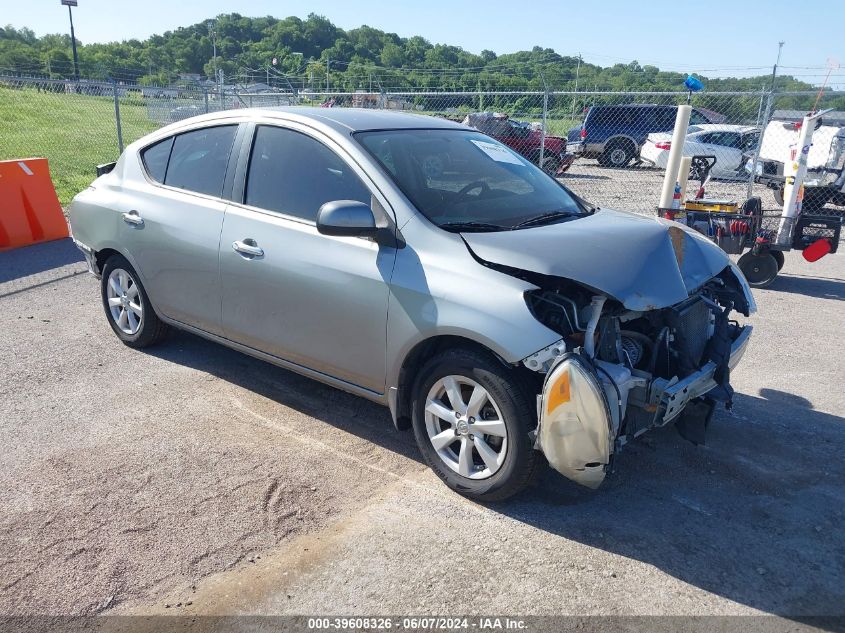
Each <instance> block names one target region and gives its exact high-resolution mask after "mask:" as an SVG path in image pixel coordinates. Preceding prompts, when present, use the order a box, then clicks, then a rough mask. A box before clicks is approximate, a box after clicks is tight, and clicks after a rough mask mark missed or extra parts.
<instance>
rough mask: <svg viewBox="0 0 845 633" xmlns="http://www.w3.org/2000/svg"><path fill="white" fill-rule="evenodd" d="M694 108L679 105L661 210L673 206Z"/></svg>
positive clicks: (664, 181)
mask: <svg viewBox="0 0 845 633" xmlns="http://www.w3.org/2000/svg"><path fill="white" fill-rule="evenodd" d="M691 112H692V107H691V106H688V105H679V106H678V114H677V115H676V116H675V131H674V132H673V133H672V147H671V148H670V149H669V160H668V162H667V163H666V174H665V175H664V177H663V189H662V190H661V192H660V208H661V209H668V208H670V207H671V206H672V196H673V195H674V193H675V182H676V181H677V177H678V168H679V167H680V166H681V157H682V156H683V155H684V141H686V138H687V130H688V129H689V117H690V113H691Z"/></svg>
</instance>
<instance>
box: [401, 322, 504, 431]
mask: <svg viewBox="0 0 845 633" xmlns="http://www.w3.org/2000/svg"><path fill="white" fill-rule="evenodd" d="M447 349H467V350H472V351H476V352H481V353H483V354H487V355H488V356H490V357H491V358H494V359H496V360H497V361H498V362H500V363H501V364H502V366H504V367H512V365H510V364H509V363H508V362H507V361H506V360H505V359H504V358H502V357H501V356H500V355H499V354H497V353H496V352H495V351H494V350H493V349H492V348H491V347H489V346H488V345H485V344H484V343H481V342H479V341H478V340H475V339H471V338H468V337H466V336H462V335H458V334H436V335H433V336H430V337H428V338H424V339H422V340H421V341H418V342H417V343H416V344H414V346H413V347H411V349H410V350H408V352H407V353H406V354H405V356H404V357H403V359H402V365H401V367H400V368H399V372H398V375H397V376H396V379H395V380H394V381H393V383H394V385H395V386H393V387H391V388H390V391H391V396H390V398H389V400H390V402H389V404H390V413H391V415H392V417H393V423H394V424H395V425H396V428H397V429H399V430H402V431H404V430H407V429H410V428H411V397H410V395H411V393H410V392H411V388H412V387H413V384H414V381H415V380H416V378H417V375H418V374H419V370H420V369H421V368H422V366H423V365H425V363H426V362H427V361H428V360H429V359H430V358H433V357H434V356H436V355H437V354H440V353H441V352H443V351H445V350H447Z"/></svg>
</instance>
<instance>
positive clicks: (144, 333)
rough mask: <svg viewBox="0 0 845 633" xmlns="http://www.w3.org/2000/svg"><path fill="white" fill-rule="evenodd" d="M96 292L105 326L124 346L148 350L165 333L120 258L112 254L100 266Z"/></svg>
mask: <svg viewBox="0 0 845 633" xmlns="http://www.w3.org/2000/svg"><path fill="white" fill-rule="evenodd" d="M100 292H101V295H102V299H103V309H104V310H105V312H106V318H107V319H108V322H109V325H110V326H111V329H112V331H114V333H115V334H116V335H117V338H119V339H120V340H121V341H122V342H123V343H124V344H125V345H128V346H129V347H135V348H142V347H149V346H150V345H155V344H156V343H158V342H159V341H160V340H161V339H163V338H164V336H165V335H166V334H167V330H168V328H167V325H166V324H165V323H164V322H163V321H162V320H161V319H159V318H158V315H157V314H156V313H155V310H153V307H152V304H151V303H150V298H149V297H148V296H147V292H146V290H144V286H143V284H141V280H140V279H139V278H138V273H137V272H135V269H134V268H132V265H131V264H130V263H129V262H128V261H127V260H126V258H125V257H123V256H122V255H112V256H111V257H109V259H108V260H107V261H106V264H105V266H103V274H102V280H101V283H100Z"/></svg>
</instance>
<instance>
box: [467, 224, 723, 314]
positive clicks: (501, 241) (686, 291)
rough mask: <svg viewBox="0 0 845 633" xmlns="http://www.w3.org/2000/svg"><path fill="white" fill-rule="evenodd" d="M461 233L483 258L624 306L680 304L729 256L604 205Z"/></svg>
mask: <svg viewBox="0 0 845 633" xmlns="http://www.w3.org/2000/svg"><path fill="white" fill-rule="evenodd" d="M461 235H462V237H463V238H464V240H465V241H466V243H467V245H468V246H469V247H470V249H471V250H472V251H473V253H475V255H476V256H477V257H478V258H480V259H482V260H484V261H486V262H489V263H491V264H500V265H503V266H508V267H510V268H517V269H520V270H525V271H530V272H534V273H539V274H542V275H550V276H554V277H564V278H566V279H570V280H572V281H576V282H579V283H581V284H584V285H586V286H590V287H591V288H594V289H596V290H599V291H601V292H603V293H605V294H607V295H609V296H610V297H612V298H614V299H616V300H618V301H619V302H621V303H622V304H623V305H624V306H625V307H626V308H628V309H629V310H653V309H656V308H665V307H667V306H671V305H675V304H676V303H680V302H681V301H684V300H685V299H686V298H687V297H688V296H689V295H690V293H691V292H692V291H694V290H696V289H698V288H700V287H701V286H702V285H703V284H704V283H706V282H707V281H708V280H709V279H711V278H712V277H714V276H715V275H717V274H719V273H720V272H721V271H722V270H724V269H725V267H726V266H729V265H730V263H731V262H730V259H729V258H728V256H727V255H726V254H725V252H724V251H722V250H721V249H720V248H719V247H718V246H716V245H715V244H713V243H712V242H710V241H709V240H708V239H707V238H706V237H704V236H703V235H701V234H699V233H697V232H696V231H694V230H692V229H689V228H687V227H685V226H683V225H680V224H677V223H675V222H670V221H668V220H663V219H661V218H656V217H649V216H643V215H637V214H634V213H625V212H622V211H613V210H610V209H602V210H600V211H597V212H596V213H594V214H593V215H591V216H587V217H585V218H580V219H576V220H570V221H568V222H560V223H556V224H549V225H545V226H538V227H533V228H528V229H521V230H518V231H502V232H498V233H462V234H461Z"/></svg>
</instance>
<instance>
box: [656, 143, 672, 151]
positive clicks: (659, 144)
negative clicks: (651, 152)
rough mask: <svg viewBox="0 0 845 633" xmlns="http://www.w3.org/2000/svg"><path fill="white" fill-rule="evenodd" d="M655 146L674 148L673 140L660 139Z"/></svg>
mask: <svg viewBox="0 0 845 633" xmlns="http://www.w3.org/2000/svg"><path fill="white" fill-rule="evenodd" d="M654 146H655V147H656V148H657V149H672V141H658V142H657V143H655V144H654Z"/></svg>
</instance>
